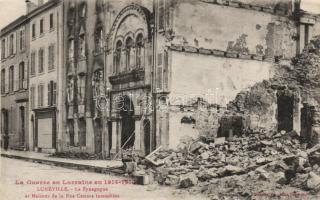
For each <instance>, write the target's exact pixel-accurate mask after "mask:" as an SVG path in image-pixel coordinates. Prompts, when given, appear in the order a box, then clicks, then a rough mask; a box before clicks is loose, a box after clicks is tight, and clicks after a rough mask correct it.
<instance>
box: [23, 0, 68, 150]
mask: <svg viewBox="0 0 320 200" xmlns="http://www.w3.org/2000/svg"><path fill="white" fill-rule="evenodd" d="M62 10H63V9H62V3H61V1H55V0H51V1H48V2H46V3H43V2H41V1H39V2H38V5H37V7H36V8H34V9H33V10H32V11H30V12H29V13H28V15H27V16H28V19H29V23H28V25H29V29H30V35H29V41H30V52H29V63H30V67H29V68H30V70H29V85H30V87H29V99H30V101H29V102H30V103H29V119H30V120H29V132H30V133H31V134H30V137H29V141H30V149H33V150H35V151H42V152H54V151H55V150H56V141H57V138H58V136H57V134H58V121H59V111H60V109H59V106H60V103H61V100H60V101H59V94H58V91H59V89H61V88H59V87H60V84H59V81H60V78H59V77H60V76H59V72H60V68H61V67H62V62H63V61H62V59H63V52H62V48H63V41H62V38H63V21H62V20H63V12H62Z"/></svg>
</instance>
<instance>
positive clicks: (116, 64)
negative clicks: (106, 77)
mask: <svg viewBox="0 0 320 200" xmlns="http://www.w3.org/2000/svg"><path fill="white" fill-rule="evenodd" d="M121 50H122V42H121V41H120V40H119V41H117V43H116V48H115V51H114V59H113V72H114V73H118V72H119V69H120V63H121Z"/></svg>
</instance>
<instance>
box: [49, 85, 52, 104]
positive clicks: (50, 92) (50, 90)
mask: <svg viewBox="0 0 320 200" xmlns="http://www.w3.org/2000/svg"><path fill="white" fill-rule="evenodd" d="M48 106H52V81H50V82H49V83H48Z"/></svg>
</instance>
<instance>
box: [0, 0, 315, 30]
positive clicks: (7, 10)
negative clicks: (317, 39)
mask: <svg viewBox="0 0 320 200" xmlns="http://www.w3.org/2000/svg"><path fill="white" fill-rule="evenodd" d="M32 1H33V2H36V0H32ZM270 1H272V0H270ZM301 1H302V3H301V6H302V9H304V10H306V11H309V12H312V13H317V14H320V0H301ZM25 13H26V6H25V0H0V29H1V28H2V27H4V26H5V25H7V24H8V23H10V22H11V21H13V20H15V19H16V18H18V17H19V16H21V15H23V14H25Z"/></svg>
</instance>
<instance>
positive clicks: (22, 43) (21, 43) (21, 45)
mask: <svg viewBox="0 0 320 200" xmlns="http://www.w3.org/2000/svg"><path fill="white" fill-rule="evenodd" d="M25 45H26V44H25V32H24V30H20V33H19V48H20V51H21V50H23V49H24V48H25Z"/></svg>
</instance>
